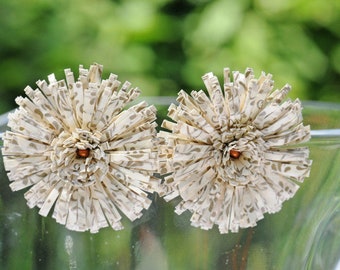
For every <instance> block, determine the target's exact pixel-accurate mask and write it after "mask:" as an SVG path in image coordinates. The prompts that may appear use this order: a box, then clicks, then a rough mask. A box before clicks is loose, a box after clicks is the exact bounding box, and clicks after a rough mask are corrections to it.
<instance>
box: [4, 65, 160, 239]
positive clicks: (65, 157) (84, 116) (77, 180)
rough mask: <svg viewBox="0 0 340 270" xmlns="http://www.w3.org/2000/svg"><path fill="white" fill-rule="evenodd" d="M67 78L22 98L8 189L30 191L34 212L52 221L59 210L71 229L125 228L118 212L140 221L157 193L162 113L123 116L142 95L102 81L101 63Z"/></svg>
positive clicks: (11, 139)
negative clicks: (158, 133) (50, 215)
mask: <svg viewBox="0 0 340 270" xmlns="http://www.w3.org/2000/svg"><path fill="white" fill-rule="evenodd" d="M65 74H66V82H65V81H64V80H61V81H57V80H56V79H55V77H54V75H53V74H52V75H50V76H49V77H48V79H49V83H47V82H46V81H38V82H37V85H38V86H39V89H36V90H33V89H31V88H30V87H27V88H26V89H25V93H26V95H27V97H25V98H23V97H18V98H17V100H16V101H17V103H18V105H19V108H18V109H17V110H16V111H15V112H14V113H13V114H11V115H10V116H9V123H8V126H9V127H10V128H11V131H7V132H6V133H5V135H4V147H3V149H2V153H3V155H4V164H5V168H6V170H7V171H8V177H9V179H10V180H11V181H12V183H11V184H10V187H11V189H12V190H13V191H16V190H20V189H23V188H27V187H30V189H29V190H28V191H27V192H26V193H25V198H26V199H27V203H28V205H29V207H35V206H38V207H39V208H40V212H39V213H40V214H41V215H43V216H46V215H47V214H48V213H49V212H50V211H51V209H52V208H53V205H54V210H53V218H55V219H56V221H57V222H59V223H61V224H65V225H66V227H67V228H68V229H70V230H76V231H86V230H90V231H91V232H97V231H98V230H99V229H100V228H103V227H107V226H109V225H110V226H111V227H112V228H113V229H115V230H119V229H122V228H123V226H122V223H121V214H120V213H119V211H120V212H122V213H124V214H125V215H126V216H127V217H128V218H129V219H130V220H135V219H136V218H139V217H140V216H141V215H142V213H141V212H142V210H143V209H146V208H148V207H149V205H150V203H151V200H150V199H149V198H148V192H151V193H152V192H154V191H157V190H158V184H159V183H158V180H156V179H155V178H154V177H153V173H154V172H156V170H157V168H156V165H157V164H156V158H157V147H156V144H155V142H156V129H155V127H156V123H155V122H154V120H155V119H156V109H155V107H153V106H148V105H147V104H146V103H145V102H141V103H139V104H137V105H135V106H132V107H130V108H129V109H127V110H123V108H124V107H125V106H126V105H128V103H129V102H131V101H132V100H134V99H135V98H136V97H138V95H139V89H138V88H131V87H130V83H129V82H125V83H124V84H123V85H121V83H120V82H119V81H118V80H117V76H116V75H114V74H111V75H110V76H109V78H108V79H106V80H102V79H101V74H102V66H101V65H98V64H95V65H92V66H91V67H90V69H89V70H87V69H84V68H83V67H82V66H80V68H79V78H78V80H77V81H75V79H74V76H73V73H72V72H71V70H69V69H66V70H65ZM118 210H119V211H118Z"/></svg>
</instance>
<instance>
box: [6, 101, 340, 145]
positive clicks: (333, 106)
mask: <svg viewBox="0 0 340 270" xmlns="http://www.w3.org/2000/svg"><path fill="white" fill-rule="evenodd" d="M142 100H144V101H146V102H147V103H149V104H154V105H155V106H169V105H170V104H171V103H177V101H176V97H175V96H145V97H139V98H137V99H136V100H135V101H134V102H133V104H135V103H138V102H140V101H142ZM302 106H303V107H304V108H309V109H313V108H315V109H318V110H339V111H340V103H335V102H324V101H311V100H307V101H302ZM14 110H15V109H14ZM14 110H11V111H9V112H7V113H4V114H2V115H0V127H3V126H6V125H7V122H8V114H10V113H11V112H13V111H14ZM3 134H4V133H3V132H0V140H2V137H3ZM311 137H312V138H336V137H340V128H339V129H317V130H311Z"/></svg>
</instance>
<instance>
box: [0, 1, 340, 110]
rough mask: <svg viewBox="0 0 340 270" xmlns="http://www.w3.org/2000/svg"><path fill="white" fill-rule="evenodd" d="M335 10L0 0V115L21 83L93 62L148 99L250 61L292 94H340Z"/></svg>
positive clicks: (283, 4) (293, 5) (286, 4)
mask: <svg viewBox="0 0 340 270" xmlns="http://www.w3.org/2000/svg"><path fill="white" fill-rule="evenodd" d="M339 14H340V2H339V1H337V0H328V1H324V0H283V1H275V0H274V1H273V0H240V1H234V0H217V1H207V0H198V1H194V0H184V1H182V0H178V1H170V0H151V1H139V0H126V1H123V0H120V1H119V0H116V1H109V0H95V1H93V0H72V1H68V0H30V1H28V0H27V1H24V0H11V1H1V3H0V25H1V27H0V82H1V83H0V113H3V112H6V111H8V110H10V109H12V108H14V107H15V106H16V105H15V103H14V99H15V97H16V96H18V95H22V94H23V89H24V87H25V86H26V85H31V86H32V87H33V86H34V84H35V81H37V80H38V79H43V78H44V79H45V78H46V77H47V75H48V74H50V73H55V74H56V76H57V78H62V77H63V70H64V68H67V67H70V68H72V69H74V70H76V69H77V68H78V65H79V64H83V65H85V66H89V65H90V64H91V63H93V62H98V63H101V64H103V65H104V71H105V72H107V73H109V72H112V73H116V74H118V75H119V76H120V79H121V80H123V81H125V80H129V81H130V82H132V83H133V84H134V85H138V86H139V87H140V88H141V89H142V90H143V93H144V95H146V96H147V95H155V96H157V95H176V93H177V92H178V91H179V90H180V89H181V88H183V89H186V90H188V91H190V90H191V89H200V88H202V87H203V83H202V81H201V79H200V77H201V76H202V75H203V74H205V73H206V72H209V71H213V72H214V73H216V74H219V76H221V77H222V69H223V67H226V66H228V67H230V68H231V69H233V70H242V71H243V70H244V69H245V68H246V67H248V66H249V67H253V68H254V69H255V73H256V74H257V75H258V74H259V73H260V72H261V71H262V70H263V71H266V72H269V73H272V74H274V80H275V82H276V86H277V87H278V88H281V87H282V86H283V85H284V84H285V83H286V82H288V83H290V84H291V85H293V91H292V93H291V97H297V96H298V97H300V98H301V99H313V100H328V101H340V92H339V84H340V78H339V73H340V43H339V37H340V27H339V25H340V16H339Z"/></svg>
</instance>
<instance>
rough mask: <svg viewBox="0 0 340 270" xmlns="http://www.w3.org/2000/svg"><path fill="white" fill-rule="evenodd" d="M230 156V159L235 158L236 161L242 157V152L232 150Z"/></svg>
mask: <svg viewBox="0 0 340 270" xmlns="http://www.w3.org/2000/svg"><path fill="white" fill-rule="evenodd" d="M229 155H230V157H232V158H234V159H238V158H239V157H240V156H241V152H240V151H237V150H235V149H231V150H230V151H229Z"/></svg>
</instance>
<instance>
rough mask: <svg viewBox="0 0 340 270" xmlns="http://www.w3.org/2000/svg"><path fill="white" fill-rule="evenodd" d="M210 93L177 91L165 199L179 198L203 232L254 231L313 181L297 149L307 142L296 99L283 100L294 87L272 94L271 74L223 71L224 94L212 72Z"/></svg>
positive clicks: (164, 159) (164, 154)
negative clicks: (301, 186)
mask: <svg viewBox="0 0 340 270" xmlns="http://www.w3.org/2000/svg"><path fill="white" fill-rule="evenodd" d="M203 81H204V83H205V86H206V88H207V90H208V94H209V95H207V94H206V93H205V92H204V91H202V90H201V91H198V92H197V91H192V92H191V95H188V94H186V93H185V92H184V91H183V90H182V91H180V92H179V96H178V99H177V101H178V103H179V105H177V106H176V105H174V104H172V105H170V107H169V113H168V116H169V117H170V118H171V119H172V120H174V121H175V122H170V121H167V120H165V121H164V122H163V125H162V126H163V127H164V128H166V129H168V130H170V131H171V133H169V132H166V131H161V132H160V133H159V137H161V138H163V139H164V141H165V142H166V145H165V146H161V147H160V153H159V156H160V161H159V162H160V169H161V173H162V174H166V173H170V175H168V176H166V177H165V181H164V190H163V194H162V195H165V200H167V201H169V200H172V199H174V198H175V197H177V196H179V197H180V199H181V202H180V203H179V204H178V205H177V207H176V212H177V213H178V214H181V213H182V212H184V211H185V210H189V211H190V212H192V217H191V223H192V225H193V226H196V227H200V228H202V229H210V228H212V227H213V225H214V224H217V225H218V227H219V230H220V232H221V233H227V232H229V231H231V232H237V231H238V230H239V228H247V227H252V226H255V225H256V222H257V221H258V220H260V219H262V218H263V214H264V213H274V212H277V211H279V210H280V208H281V205H282V203H283V202H284V201H286V200H288V199H289V198H291V197H293V196H294V194H295V192H296V191H297V189H298V188H299V185H298V183H300V182H302V181H303V180H304V178H305V177H306V176H308V175H309V171H310V165H311V161H310V160H308V156H309V151H308V149H307V148H303V147H296V146H293V145H295V144H298V143H302V142H306V141H307V140H309V138H310V128H309V126H304V125H303V124H302V115H301V104H300V101H299V100H295V101H291V100H286V101H284V99H285V97H286V95H287V93H288V92H289V90H290V86H289V85H286V86H284V87H283V88H282V89H281V90H276V91H272V89H273V81H272V76H271V75H270V74H268V75H266V74H265V73H262V74H261V76H260V77H259V79H256V78H254V74H253V71H252V69H247V70H246V71H245V74H242V73H240V72H238V71H235V72H233V73H232V75H231V74H230V70H229V69H227V68H226V69H225V70H224V89H223V90H222V89H221V86H220V84H219V82H218V79H217V78H216V77H215V76H214V75H213V74H212V73H207V74H206V75H204V76H203Z"/></svg>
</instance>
